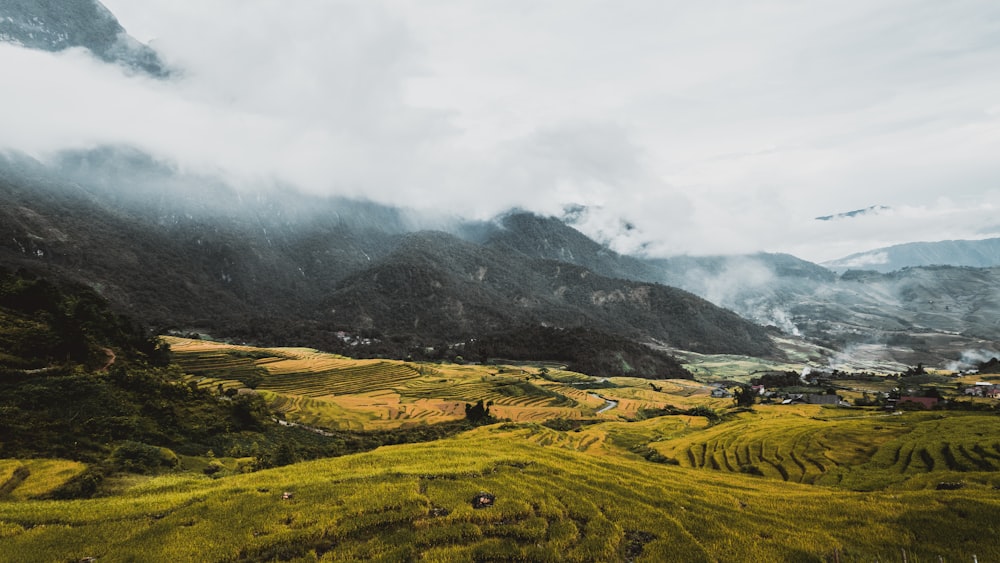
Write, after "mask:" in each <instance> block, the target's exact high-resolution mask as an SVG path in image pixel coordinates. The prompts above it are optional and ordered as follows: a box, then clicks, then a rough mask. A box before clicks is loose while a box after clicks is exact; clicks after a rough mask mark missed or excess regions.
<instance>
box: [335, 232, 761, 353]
mask: <svg viewBox="0 0 1000 563" xmlns="http://www.w3.org/2000/svg"><path fill="white" fill-rule="evenodd" d="M325 306H326V308H327V309H330V310H332V311H334V313H333V316H334V318H335V319H337V321H339V322H346V323H347V325H348V326H359V325H361V326H365V327H366V328H373V329H376V330H378V331H380V332H384V333H387V334H404V333H408V332H416V331H425V332H429V333H431V334H437V335H441V336H443V337H445V338H463V337H466V338H467V337H470V336H475V335H477V334H483V333H485V332H496V331H499V330H503V329H505V328H510V327H511V326H519V325H543V326H555V327H567V328H570V327H578V326H588V327H591V328H593V329H595V330H597V331H603V332H609V333H612V334H618V335H622V336H626V337H630V338H634V339H653V340H656V341H659V342H662V343H664V344H665V345H667V346H671V347H676V348H683V349H689V350H694V351H715V352H719V353H738V354H747V355H768V354H773V353H775V350H774V349H773V347H772V344H771V343H770V340H769V339H768V337H767V334H766V333H765V331H764V330H763V329H761V328H760V327H757V326H755V325H753V324H751V323H749V322H747V321H745V320H743V319H741V318H739V317H738V316H737V315H735V314H733V313H731V312H729V311H725V310H723V309H719V308H718V307H715V306H714V305H712V304H710V303H708V302H707V301H705V300H703V299H700V298H698V297H696V296H695V295H693V294H690V293H688V292H685V291H681V290H678V289H675V288H671V287H667V286H663V285H659V284H652V283H639V282H631V281H627V280H622V279H615V278H608V277H604V276H601V275H597V274H595V273H593V272H591V271H590V270H587V269H584V268H582V267H577V266H573V265H570V264H567V263H564V262H557V261H553V260H540V259H523V258H520V259H519V256H518V255H516V254H515V255H513V256H512V255H511V253H510V252H505V251H504V250H503V249H494V248H491V247H485V248H484V247H481V246H478V245H475V244H472V243H468V242H463V241H461V240H459V239H457V238H455V237H452V236H450V235H447V234H445V233H417V234H414V235H410V236H408V237H406V238H405V239H404V241H403V242H402V243H401V245H400V246H399V248H397V249H396V250H395V251H394V252H393V253H392V254H390V255H389V256H387V257H386V258H384V259H383V260H381V261H380V262H378V263H376V264H374V265H373V267H372V268H370V269H368V270H364V271H362V272H359V273H358V274H355V275H354V276H351V277H349V278H347V279H345V280H344V282H343V283H342V284H341V286H340V287H338V289H337V290H336V291H334V292H333V294H332V295H331V296H330V298H329V299H328V300H327V301H326V302H325Z"/></svg>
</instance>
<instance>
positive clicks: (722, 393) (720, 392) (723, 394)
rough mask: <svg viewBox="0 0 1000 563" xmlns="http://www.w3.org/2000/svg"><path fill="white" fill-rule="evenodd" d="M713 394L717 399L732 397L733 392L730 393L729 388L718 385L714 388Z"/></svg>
mask: <svg viewBox="0 0 1000 563" xmlns="http://www.w3.org/2000/svg"><path fill="white" fill-rule="evenodd" d="M712 396H713V397H715V398H716V399H723V398H729V397H732V396H733V394H732V393H730V392H729V390H727V389H724V388H722V387H716V388H715V389H712Z"/></svg>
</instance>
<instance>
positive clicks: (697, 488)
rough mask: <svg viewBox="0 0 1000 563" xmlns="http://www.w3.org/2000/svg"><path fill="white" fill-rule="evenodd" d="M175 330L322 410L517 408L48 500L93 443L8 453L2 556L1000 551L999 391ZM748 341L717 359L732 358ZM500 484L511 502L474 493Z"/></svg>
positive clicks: (372, 420)
mask: <svg viewBox="0 0 1000 563" xmlns="http://www.w3.org/2000/svg"><path fill="white" fill-rule="evenodd" d="M169 341H170V343H171V346H172V348H173V349H174V351H175V358H176V361H177V362H178V363H179V364H180V366H181V369H182V370H183V371H184V372H185V373H187V374H188V375H187V379H188V382H189V383H194V384H195V385H199V386H202V387H207V388H210V389H213V390H220V389H219V386H220V385H221V391H222V392H223V394H226V393H227V392H228V393H229V394H236V393H238V391H237V390H238V389H241V388H245V387H246V386H247V385H250V384H252V385H253V386H254V387H256V389H257V391H256V392H257V393H259V394H260V395H262V396H263V397H264V399H265V400H266V401H267V402H268V403H269V405H270V406H271V408H272V409H274V410H276V411H278V412H280V413H282V414H283V416H284V417H285V418H286V419H287V420H288V421H292V422H296V423H299V424H303V425H306V426H309V427H313V428H314V429H321V428H327V429H342V430H391V429H397V428H403V427H408V426H414V425H424V424H428V425H429V424H434V423H437V422H444V421H449V420H457V419H460V418H463V417H464V416H465V405H466V404H471V403H475V402H477V401H480V400H481V401H483V402H484V404H488V405H489V406H490V408H491V412H492V413H493V415H494V416H496V417H498V418H499V419H502V420H501V421H500V422H497V423H495V424H491V425H488V426H482V427H478V428H475V429H473V430H470V431H467V432H465V433H463V434H459V435H457V436H454V437H450V438H444V439H440V440H437V441H434V442H428V443H420V444H404V445H396V446H383V447H380V448H378V449H376V450H374V451H370V452H367V453H361V454H353V455H347V456H343V457H340V458H333V459H325V460H318V461H311V462H304V463H297V464H293V465H289V466H286V467H280V468H276V469H270V470H264V471H258V472H253V473H240V469H241V468H246V467H249V464H248V463H247V464H244V463H243V462H241V461H239V460H232V459H226V460H222V462H223V464H224V465H225V467H226V471H222V472H220V473H217V474H216V475H215V476H214V478H213V477H209V476H206V475H204V474H202V472H201V471H200V470H199V468H202V469H203V468H204V467H207V466H208V464H209V461H211V460H210V459H208V458H199V457H190V456H184V458H183V459H182V467H186V468H188V470H187V471H183V470H175V471H172V472H171V471H168V472H166V473H164V474H161V475H158V476H129V477H127V478H119V479H118V480H117V481H115V486H114V487H113V488H111V489H108V490H107V491H106V495H107V496H104V497H100V498H93V499H87V500H39V499H40V498H44V497H45V495H46V494H47V493H48V492H51V491H53V490H55V489H57V488H58V487H59V486H60V485H62V484H63V483H65V482H66V481H67V480H69V479H71V478H73V477H74V476H76V475H79V474H80V473H81V472H82V471H83V470H84V466H83V465H82V464H79V463H75V462H67V461H60V460H27V461H20V460H0V560H3V561H7V560H10V561H75V560H80V559H83V558H86V557H96V558H97V559H98V560H99V561H150V562H156V561H171V562H173V561H274V560H278V561H316V560H323V561H357V560H376V561H416V560H421V561H654V562H659V561H684V562H690V561H838V562H839V561H844V562H847V561H902V560H904V559H905V560H906V561H907V562H914V561H917V562H935V561H972V560H973V557H974V556H975V557H977V558H978V560H979V561H983V562H986V561H1000V542H997V541H995V538H996V537H998V535H1000V517H998V515H1000V417H997V415H996V413H995V411H991V412H962V411H927V412H906V413H899V414H888V413H884V412H882V411H880V410H878V409H838V408H830V407H825V406H819V405H755V406H754V408H753V409H752V410H748V409H734V408H733V406H734V405H733V400H732V399H720V398H712V397H711V395H710V392H711V389H712V387H709V386H707V385H705V384H703V383H699V382H697V381H690V380H657V381H649V380H644V379H634V378H622V377H611V378H607V379H604V378H601V379H598V378H593V377H589V376H585V375H582V374H576V373H572V372H567V371H564V370H560V369H558V368H556V367H553V366H545V367H544V369H542V366H529V365H518V366H514V365H508V366H478V365H454V364H441V365H438V364H434V365H430V364H420V363H413V362H401V361H389V360H351V359H348V358H343V357H340V356H334V355H328V354H322V353H319V352H317V351H315V350H308V349H299V348H273V349H256V348H248V347H241V346H230V345H225V344H218V343H211V342H202V341H196V340H183V339H176V338H172V339H169ZM733 361H735V360H734V359H732V358H716V359H712V358H705V359H704V362H703V363H702V365H703V366H707V365H709V364H711V363H713V362H719V365H720V366H723V367H722V368H721V369H722V371H723V372H724V373H725V376H724V377H723V376H721V375H720V376H717V377H718V378H719V379H724V378H729V377H731V376H732V375H733V373H735V371H738V368H737V367H736V365H737V364H734V363H733ZM772 367H773V366H772ZM706 369H707V368H706ZM244 392H245V391H244ZM220 400H225V398H224V397H220ZM668 406H670V407H673V409H672V410H671V409H668V408H667V407H668ZM650 409H653V410H650ZM666 412H685V413H686V414H673V415H667V416H664V415H663V414H664V413H666ZM657 415H659V416H657ZM216 461H218V460H216ZM192 469H194V470H197V471H194V470H192ZM480 491H483V492H488V493H491V494H493V495H495V503H494V504H493V506H490V507H489V508H484V509H479V510H477V509H475V508H473V506H472V499H473V497H474V496H475V495H476V494H477V493H479V492H480ZM285 492H288V493H291V498H288V499H283V498H282V495H283V493H285Z"/></svg>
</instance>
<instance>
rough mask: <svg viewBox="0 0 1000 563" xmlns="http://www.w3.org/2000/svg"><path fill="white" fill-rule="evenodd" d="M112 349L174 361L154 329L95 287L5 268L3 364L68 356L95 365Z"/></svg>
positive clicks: (43, 363)
mask: <svg viewBox="0 0 1000 563" xmlns="http://www.w3.org/2000/svg"><path fill="white" fill-rule="evenodd" d="M110 349H115V350H117V352H116V353H121V354H125V355H129V356H131V357H141V358H142V359H143V360H144V361H146V362H149V363H152V364H155V365H166V363H167V362H168V361H169V353H168V351H167V349H166V348H165V347H164V346H163V345H161V344H160V343H159V342H158V340H157V339H156V338H155V337H154V336H153V335H151V334H149V333H148V332H147V331H145V330H144V329H143V327H141V326H139V325H138V324H136V323H134V322H132V321H131V320H130V319H128V318H125V317H123V316H121V315H118V314H116V313H114V312H113V311H111V309H110V308H108V305H107V303H106V301H105V300H104V299H103V298H102V297H101V296H100V295H98V294H97V293H96V292H94V291H93V290H92V289H90V288H88V287H86V286H82V285H78V284H71V283H63V284H60V285H56V284H54V283H51V282H50V281H48V280H46V279H42V278H39V277H37V276H36V275H34V274H32V273H31V272H28V271H25V270H19V271H17V272H10V271H7V270H4V269H2V268H0V369H3V368H13V369H38V368H44V367H51V366H53V365H54V364H60V363H67V362H71V363H77V364H82V365H84V366H86V367H88V368H96V367H100V366H102V365H105V364H106V363H107V362H108V361H109V358H110V356H109V351H108V350H110Z"/></svg>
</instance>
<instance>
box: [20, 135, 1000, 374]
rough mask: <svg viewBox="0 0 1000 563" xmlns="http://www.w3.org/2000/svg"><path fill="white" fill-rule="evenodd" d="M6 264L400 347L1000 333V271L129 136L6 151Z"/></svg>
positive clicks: (865, 344)
mask: <svg viewBox="0 0 1000 563" xmlns="http://www.w3.org/2000/svg"><path fill="white" fill-rule="evenodd" d="M0 265H4V266H6V267H7V268H14V269H16V268H19V267H27V268H30V269H32V270H35V271H39V272H41V273H43V274H46V275H52V276H55V277H57V278H62V279H70V280H73V281H77V282H82V283H85V284H87V285H89V286H90V287H93V288H94V289H96V290H97V291H98V292H99V293H100V294H102V295H104V296H105V297H107V298H108V299H110V300H111V301H112V302H113V303H114V304H116V306H117V307H118V309H119V310H121V311H125V312H128V313H130V314H131V315H133V316H135V317H136V318H138V319H141V320H142V321H144V322H146V323H148V324H151V325H153V326H156V327H159V328H160V329H162V330H177V331H182V332H183V331H193V332H207V333H211V334H214V335H218V336H230V337H235V338H240V339H246V340H251V341H257V342H267V343H272V344H307V345H312V346H318V347H325V348H327V349H330V348H331V347H335V346H339V345H342V344H343V339H342V338H341V337H340V336H338V334H340V333H350V334H364V335H367V336H370V337H373V338H375V339H376V340H378V341H380V342H382V343H383V345H384V349H383V352H384V353H394V354H397V355H398V354H400V353H401V351H402V352H405V351H406V350H410V349H415V348H419V347H421V346H423V347H430V346H437V345H439V344H441V343H459V342H463V341H467V340H469V339H474V338H477V337H481V336H484V335H487V334H491V335H496V334H500V333H507V334H512V332H511V331H518V330H522V331H523V330H528V328H527V327H562V328H574V327H580V328H584V327H585V328H587V329H591V330H595V331H598V332H601V333H604V334H607V335H608V337H609V339H610V338H611V337H612V335H614V338H625V339H628V340H630V341H633V342H645V343H650V344H655V345H659V346H665V347H668V348H677V349H686V350H692V351H699V352H705V353H732V354H747V355H774V354H776V353H777V351H776V349H775V346H774V344H773V342H772V340H771V338H770V336H769V332H768V331H767V330H765V329H764V328H762V327H764V326H772V327H774V329H771V330H772V331H773V330H780V331H783V332H784V333H786V334H788V335H791V336H797V337H800V338H805V339H807V340H810V341H811V342H813V343H814V345H819V346H823V347H825V348H828V349H829V350H831V351H836V350H841V351H843V350H850V351H851V354H852V355H854V356H856V357H859V358H865V359H866V361H868V360H870V361H872V362H879V361H881V362H888V363H889V364H892V365H900V366H902V365H912V364H915V363H916V362H918V361H924V362H938V363H943V362H946V361H949V360H955V359H957V358H958V357H959V356H960V355H961V354H962V352H964V351H967V350H996V349H997V347H998V345H997V342H998V341H1000V275H998V274H1000V268H968V267H915V268H909V269H906V270H903V271H899V272H894V273H879V272H872V271H869V272H854V271H852V272H848V273H845V274H837V273H835V272H833V271H831V270H829V269H827V268H824V267H822V266H819V265H817V264H813V263H810V262H807V261H804V260H800V259H798V258H796V257H794V256H789V255H784V254H755V255H746V256H714V257H713V256H709V257H690V256H683V257H675V258H669V259H648V258H639V257H633V256H623V255H620V254H618V253H616V252H614V251H612V250H610V249H608V248H607V247H605V246H603V245H601V244H598V243H596V242H594V241H593V240H591V239H589V238H587V237H586V236H584V235H583V234H582V233H580V232H579V231H576V230H575V229H573V228H572V227H570V226H569V225H567V224H565V223H564V222H562V221H560V220H558V219H555V218H551V217H539V216H537V215H533V214H530V213H523V212H511V213H509V214H507V215H504V216H501V217H498V218H497V219H496V220H494V221H489V222H468V221H460V220H456V219H448V220H442V219H434V218H430V217H426V216H420V215H416V214H413V213H411V212H407V211H405V210H400V209H394V208H388V207H384V206H381V205H377V204H373V203H370V202H359V201H350V200H344V199H338V198H320V197H315V196H307V195H302V194H296V193H295V192H292V191H280V190H278V189H275V190H273V191H264V192H257V193H248V192H239V191H235V190H233V189H232V188H230V187H228V186H226V185H224V184H223V183H221V182H219V181H217V180H213V179H210V178H202V177H193V176H184V175H181V174H178V173H176V171H174V170H172V169H170V168H169V167H167V166H164V165H162V164H160V163H158V162H156V161H155V160H153V159H151V158H149V157H148V156H145V155H143V154H141V153H137V152H135V151H132V150H127V149H111V148H104V149H99V150H95V151H87V152H73V153H65V154H63V155H62V156H61V157H59V158H57V159H55V160H54V161H53V162H52V163H50V164H47V165H46V164H42V163H40V162H38V161H35V160H33V159H31V158H28V157H25V156H23V155H22V156H18V155H14V154H8V155H6V156H3V157H0ZM720 307H722V308H720ZM726 309H728V310H729V311H727V310H726ZM730 311H733V312H735V313H737V314H738V315H739V316H737V314H733V313H732V312H730ZM775 334H776V333H775ZM588 338H590V337H588ZM589 341H592V340H589ZM392 343H395V344H392ZM390 348H391V349H394V350H395V351H393V350H390ZM830 353H831V354H832V353H833V352H830ZM832 359H836V357H834V358H832Z"/></svg>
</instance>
